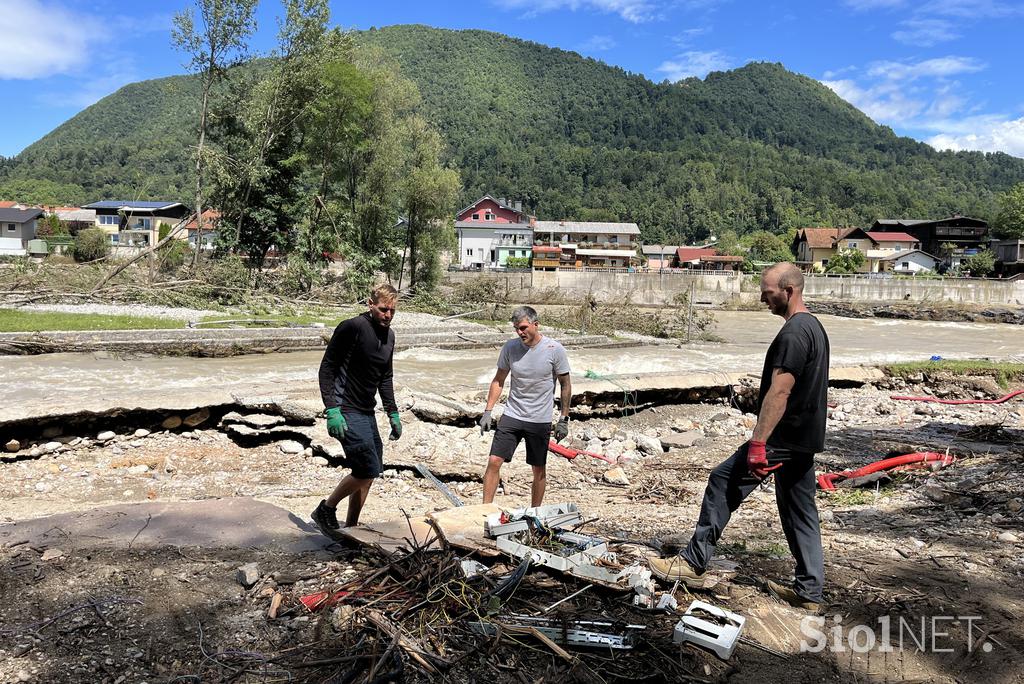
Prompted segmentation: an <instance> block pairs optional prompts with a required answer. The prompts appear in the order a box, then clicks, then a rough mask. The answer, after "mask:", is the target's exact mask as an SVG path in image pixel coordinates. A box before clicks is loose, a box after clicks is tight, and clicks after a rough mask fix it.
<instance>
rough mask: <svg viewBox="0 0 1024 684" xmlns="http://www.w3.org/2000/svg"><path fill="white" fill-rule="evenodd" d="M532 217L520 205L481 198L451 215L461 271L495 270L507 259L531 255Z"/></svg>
mask: <svg viewBox="0 0 1024 684" xmlns="http://www.w3.org/2000/svg"><path fill="white" fill-rule="evenodd" d="M532 222H533V217H532V216H530V215H529V214H526V213H524V212H523V210H522V203H520V202H516V203H515V205H512V204H509V203H508V202H506V201H505V200H504V199H502V198H498V199H495V198H494V197H491V196H490V195H484V196H483V197H481V198H480V199H478V200H477V201H476V202H474V203H473V204H470V205H469V206H467V207H464V208H463V209H460V210H459V212H458V213H457V214H456V215H455V234H456V238H457V240H458V245H459V246H458V250H459V259H458V263H459V265H460V266H461V267H462V268H480V269H482V268H496V267H499V266H504V265H505V264H506V263H507V261H508V258H509V257H515V258H523V257H526V258H530V257H531V256H532V254H533V226H532Z"/></svg>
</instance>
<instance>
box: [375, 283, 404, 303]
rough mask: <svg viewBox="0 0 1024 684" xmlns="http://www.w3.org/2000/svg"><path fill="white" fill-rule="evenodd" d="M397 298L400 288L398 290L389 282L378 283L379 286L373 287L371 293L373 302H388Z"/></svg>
mask: <svg viewBox="0 0 1024 684" xmlns="http://www.w3.org/2000/svg"><path fill="white" fill-rule="evenodd" d="M397 300H398V290H396V289H395V288H394V287H393V286H391V285H389V284H387V283H384V284H383V285H378V286H377V287H375V288H373V291H372V292H371V293H370V301H372V302H383V303H385V304H386V303H388V302H394V301H397Z"/></svg>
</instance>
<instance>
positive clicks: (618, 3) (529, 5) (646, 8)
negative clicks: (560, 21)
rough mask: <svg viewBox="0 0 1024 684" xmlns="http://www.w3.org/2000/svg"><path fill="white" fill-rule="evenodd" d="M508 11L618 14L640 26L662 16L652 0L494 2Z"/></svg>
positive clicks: (529, 0) (533, 14)
mask: <svg viewBox="0 0 1024 684" xmlns="http://www.w3.org/2000/svg"><path fill="white" fill-rule="evenodd" d="M494 1H495V4H497V5H498V6H500V7H504V8H506V9H514V10H525V11H526V13H527V16H536V15H538V14H543V13H544V12H552V11H555V10H563V9H567V10H572V11H576V10H580V9H584V10H588V9H589V10H596V11H598V12H604V13H607V14H618V15H619V16H620V17H622V18H623V19H625V20H626V21H628V22H632V23H634V24H640V23H643V22H646V21H652V20H654V19H656V18H658V17H659V16H660V13H659V8H658V5H657V3H656V2H652V1H651V0H494Z"/></svg>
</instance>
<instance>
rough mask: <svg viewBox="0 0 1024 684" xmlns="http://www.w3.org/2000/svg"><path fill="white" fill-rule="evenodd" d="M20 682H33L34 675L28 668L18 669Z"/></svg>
mask: <svg viewBox="0 0 1024 684" xmlns="http://www.w3.org/2000/svg"><path fill="white" fill-rule="evenodd" d="M15 676H16V677H17V681H19V682H31V681H32V675H31V674H30V673H29V672H28V671H26V670H18V674H17V675H15Z"/></svg>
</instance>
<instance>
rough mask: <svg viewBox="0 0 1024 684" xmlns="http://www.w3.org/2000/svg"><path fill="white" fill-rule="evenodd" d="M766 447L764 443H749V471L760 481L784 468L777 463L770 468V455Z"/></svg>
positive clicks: (751, 441)
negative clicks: (774, 471)
mask: <svg viewBox="0 0 1024 684" xmlns="http://www.w3.org/2000/svg"><path fill="white" fill-rule="evenodd" d="M764 447H765V444H764V442H755V441H754V440H750V441H749V442H747V470H749V471H750V474H751V475H753V476H754V477H756V478H757V479H758V480H763V479H765V478H766V477H768V475H769V474H770V473H771V472H772V471H773V470H778V469H779V468H781V467H782V464H781V463H776V464H775V465H773V466H772V467H771V468H769V467H768V453H767V452H766V451H765V448H764Z"/></svg>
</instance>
